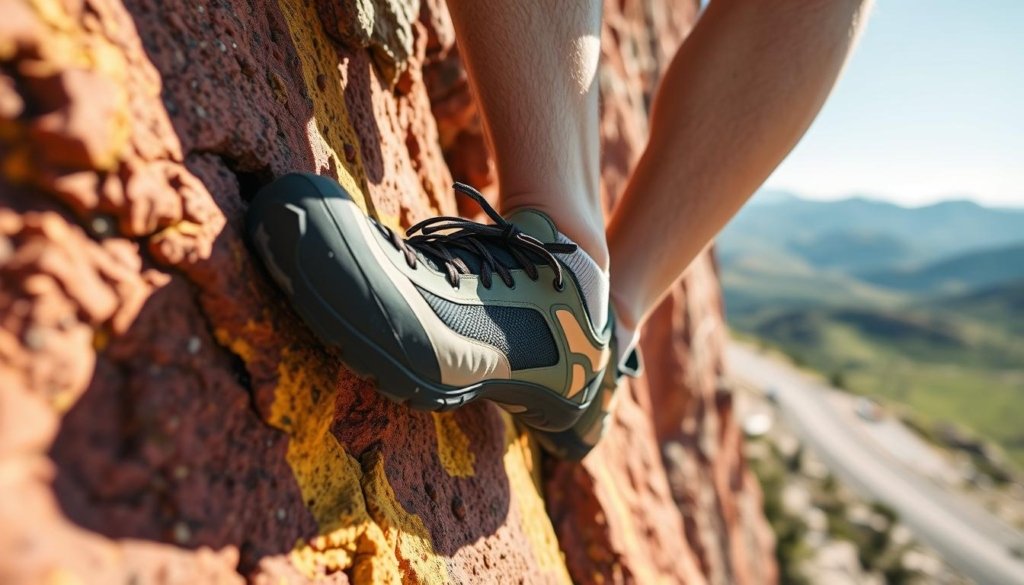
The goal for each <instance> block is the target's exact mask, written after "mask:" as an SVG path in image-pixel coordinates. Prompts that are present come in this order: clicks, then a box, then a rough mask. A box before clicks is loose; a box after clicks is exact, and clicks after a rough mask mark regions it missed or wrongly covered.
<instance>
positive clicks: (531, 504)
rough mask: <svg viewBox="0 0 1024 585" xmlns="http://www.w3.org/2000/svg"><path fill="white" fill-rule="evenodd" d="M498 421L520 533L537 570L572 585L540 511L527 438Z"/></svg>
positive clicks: (508, 419)
mask: <svg viewBox="0 0 1024 585" xmlns="http://www.w3.org/2000/svg"><path fill="white" fill-rule="evenodd" d="M502 417H503V420H504V421H505V434H506V441H507V443H506V446H505V458H504V464H505V473H506V474H507V475H508V487H509V492H510V493H511V494H512V500H513V502H514V503H515V506H516V507H517V508H519V518H520V529H521V530H522V532H523V534H524V535H525V536H526V539H527V540H528V541H529V543H530V551H531V552H532V553H533V558H534V560H535V561H536V563H537V568H538V569H540V570H541V571H542V572H544V573H546V574H547V575H549V579H550V581H551V582H561V583H572V579H571V578H570V577H569V571H568V569H567V568H566V566H565V560H564V559H563V558H562V552H561V550H560V549H559V547H558V537H557V536H556V535H555V529H554V527H553V526H552V525H551V519H550V518H549V517H548V514H547V510H546V509H545V508H544V499H543V498H542V497H541V495H540V491H539V490H538V488H537V485H536V484H535V483H534V480H533V477H532V474H531V473H530V469H531V467H532V461H533V446H532V445H531V442H530V440H529V438H528V436H527V435H526V434H525V433H520V432H519V430H518V429H516V426H515V424H514V423H513V422H512V417H511V416H510V415H509V414H508V413H504V412H503V413H502ZM641 582H642V581H641Z"/></svg>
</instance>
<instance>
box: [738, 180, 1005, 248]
mask: <svg viewBox="0 0 1024 585" xmlns="http://www.w3.org/2000/svg"><path fill="white" fill-rule="evenodd" d="M766 194H767V195H768V196H769V197H771V196H773V195H787V196H791V197H796V198H797V199H803V200H806V201H821V202H839V201H848V200H850V199H864V200H867V201H878V202H881V203H889V204H892V205H896V206H898V207H904V208H907V209H918V208H922V207H931V206H934V205H941V204H944V203H960V202H967V203H974V204H975V205H978V206H980V207H984V208H986V209H997V210H1006V211H1014V212H1024V201H1010V202H1005V203H1003V202H998V203H990V202H988V201H984V200H980V199H978V198H975V197H971V196H969V195H966V194H959V195H958V194H950V195H949V196H948V197H936V198H929V199H927V200H923V201H901V200H900V199H899V198H896V197H886V196H884V195H878V194H875V193H863V192H855V191H854V192H849V193H840V194H834V195H833V194H830V195H826V196H820V195H817V196H816V195H815V194H814V193H803V192H800V191H798V190H796V189H789V188H786V187H776V186H772V185H769V184H767V183H766V184H765V185H764V186H762V187H761V188H760V189H758V190H757V192H756V193H755V194H754V196H753V198H752V201H757V200H763V199H764V198H765V195H766ZM1021 237H1022V238H1024V235H1022V236H1021Z"/></svg>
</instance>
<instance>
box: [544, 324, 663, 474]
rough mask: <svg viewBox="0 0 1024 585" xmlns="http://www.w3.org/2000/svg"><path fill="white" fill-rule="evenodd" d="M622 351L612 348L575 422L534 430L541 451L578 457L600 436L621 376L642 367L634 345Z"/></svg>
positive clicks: (578, 459) (641, 369)
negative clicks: (597, 384) (590, 397)
mask: <svg viewBox="0 0 1024 585" xmlns="http://www.w3.org/2000/svg"><path fill="white" fill-rule="evenodd" d="M610 347H612V348H613V350H614V348H616V347H617V344H616V340H615V339H614V336H613V339H612V341H611V343H610ZM623 353H624V354H625V356H624V357H623V358H622V359H619V356H618V355H616V354H615V352H614V351H613V352H612V356H611V363H610V364H608V367H607V368H606V369H605V373H604V377H603V378H602V380H601V386H600V388H598V391H597V396H595V397H594V400H593V401H592V402H591V403H590V406H589V407H587V410H586V411H585V412H584V413H583V416H581V417H580V419H579V420H578V421H576V424H575V425H573V426H572V427H571V428H569V429H566V430H564V431H540V430H536V431H534V433H533V436H534V438H535V439H537V442H538V443H539V444H540V446H541V447H542V448H543V449H544V450H545V451H547V452H548V453H550V454H551V455H554V456H555V457H558V458H560V459H567V460H570V461H580V460H581V459H583V458H584V457H586V456H587V454H588V453H590V451H591V450H592V449H593V448H594V447H595V446H596V445H597V443H598V441H600V440H601V437H603V436H604V432H605V428H606V427H607V424H608V415H609V414H610V413H611V411H612V407H613V406H614V400H613V399H614V398H615V391H616V390H617V389H618V387H619V384H620V383H621V382H622V378H623V376H629V377H631V378H635V377H637V376H639V375H640V373H641V372H642V371H643V362H642V360H641V359H640V350H639V348H637V347H636V345H633V346H632V347H629V348H626V349H625V350H624V352H623Z"/></svg>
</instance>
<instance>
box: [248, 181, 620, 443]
mask: <svg viewBox="0 0 1024 585" xmlns="http://www.w3.org/2000/svg"><path fill="white" fill-rule="evenodd" d="M455 189H456V190H457V191H459V192H461V193H463V194H465V195H468V196H469V197H472V198H473V199H474V200H475V201H476V202H477V203H478V204H479V205H480V206H481V208H482V209H483V210H484V211H485V212H486V213H487V215H488V216H490V218H491V219H492V220H493V221H494V224H489V225H485V224H480V223H476V222H472V221H469V220H466V219H463V218H458V217H437V218H433V219H428V220H426V221H423V222H421V223H419V224H417V225H415V226H413V227H412V228H410V229H409V230H408V231H407V234H406V237H405V238H402V237H401V236H399V235H398V234H396V233H394V232H393V231H392V230H391V229H389V228H387V227H385V226H382V225H380V224H379V223H377V222H376V221H375V220H374V219H372V218H369V217H367V215H366V214H365V213H364V212H363V211H362V209H360V208H359V206H358V205H357V204H356V203H355V202H354V201H353V200H352V198H351V197H350V196H349V194H348V193H346V192H345V190H344V189H343V188H342V187H341V185H339V184H338V183H337V182H336V181H334V180H332V179H328V178H326V177H321V176H318V175H312V174H300V173H295V174H289V175H286V176H284V177H281V178H279V179H277V180H276V181H274V182H273V183H271V184H269V185H267V186H266V187H264V188H263V189H262V190H260V192H259V193H258V194H257V195H256V197H255V198H254V199H253V201H252V203H251V205H250V209H249V213H248V217H247V223H248V225H247V228H248V232H249V235H250V237H251V239H252V241H253V243H254V244H255V247H256V250H257V252H258V254H259V255H260V256H261V257H262V259H263V262H264V264H265V266H266V268H267V270H268V272H269V273H270V274H271V276H272V277H273V279H274V280H275V281H276V282H277V284H278V285H279V286H280V287H281V288H282V289H283V290H284V292H285V293H286V294H287V296H288V298H289V300H290V301H291V304H292V306H293V307H294V308H295V310H296V312H297V313H298V314H299V315H300V316H301V317H302V319H303V320H304V321H305V322H306V324H307V325H309V327H310V328H311V329H312V330H313V331H314V332H315V333H316V334H317V335H318V337H320V339H321V340H322V341H324V342H326V343H328V344H330V345H333V346H335V347H337V348H338V349H340V351H341V355H342V359H343V360H344V361H345V363H346V365H347V366H349V367H350V368H351V369H353V370H354V371H356V372H357V373H359V374H362V375H364V376H366V377H369V378H373V379H375V380H376V381H377V386H378V390H379V391H380V392H381V393H382V394H384V395H385V396H387V397H388V398H391V399H392V400H395V401H398V402H405V403H408V404H409V405H410V406H412V407H414V408H418V409H425V410H448V409H452V408H455V407H458V406H460V405H463V404H466V403H468V402H471V401H473V400H475V399H477V398H486V399H489V400H492V401H494V402H496V403H498V404H500V405H501V406H503V407H504V408H506V409H507V410H509V411H510V412H512V413H514V414H515V415H516V416H517V418H519V419H521V420H522V421H523V422H524V423H526V424H528V425H530V426H532V427H535V428H539V429H546V430H561V429H566V428H568V427H570V426H572V425H573V424H574V423H575V422H576V421H577V420H578V419H579V418H580V416H581V415H582V414H583V413H584V411H586V409H587V407H589V406H590V403H591V401H592V400H593V398H594V396H595V395H596V393H597V388H598V386H599V385H600V383H601V380H602V379H603V377H604V371H605V366H606V364H607V363H608V359H609V353H610V352H609V349H608V340H609V338H610V336H611V328H612V324H611V323H612V322H611V320H610V319H608V320H607V325H606V326H605V327H604V328H603V330H602V331H595V328H594V326H593V325H592V322H593V321H592V319H591V318H590V316H589V314H588V312H587V306H586V302H585V300H584V299H585V298H586V297H585V295H584V294H583V293H582V292H581V290H580V288H579V286H578V285H577V282H576V277H575V275H574V274H573V272H572V270H570V268H569V266H568V265H567V264H566V262H565V260H566V258H567V257H568V256H570V255H572V254H573V253H574V252H576V245H575V244H573V243H571V242H570V241H569V240H567V239H566V238H565V237H564V236H562V235H561V234H559V232H558V231H557V230H556V229H555V227H554V224H553V223H552V222H551V220H550V218H548V217H547V216H546V215H544V214H543V213H540V212H539V211H534V210H525V211H521V212H517V213H515V214H513V215H511V216H509V218H508V219H506V218H503V217H502V216H501V215H499V214H498V213H497V212H496V211H495V210H494V209H493V208H492V207H491V206H490V205H489V204H488V203H487V201H486V200H485V199H484V198H483V196H482V195H480V194H479V193H478V192H477V191H476V190H474V189H472V188H471V187H468V186H465V185H461V184H456V185H455Z"/></svg>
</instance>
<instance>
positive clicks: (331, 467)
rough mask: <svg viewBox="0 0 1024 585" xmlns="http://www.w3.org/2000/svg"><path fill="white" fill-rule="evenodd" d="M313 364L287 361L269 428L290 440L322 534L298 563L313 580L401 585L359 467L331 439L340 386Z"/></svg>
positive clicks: (300, 547) (295, 556) (305, 546)
mask: <svg viewBox="0 0 1024 585" xmlns="http://www.w3.org/2000/svg"><path fill="white" fill-rule="evenodd" d="M308 363H309V360H306V359H304V356H302V355H301V354H298V353H294V352H291V351H286V352H284V353H283V354H282V355H281V361H280V364H279V365H278V376H279V378H278V384H277V389H276V392H275V395H274V403H273V406H272V407H271V415H270V420H269V421H268V422H269V423H270V424H271V425H273V426H275V427H277V428H279V429H281V430H282V431H284V432H285V433H287V434H288V437H289V442H288V452H287V455H286V457H287V460H288V464H289V466H290V467H291V469H292V473H293V474H294V475H295V482H296V483H297V484H298V486H299V490H300V492H301V493H302V499H303V501H304V502H305V503H306V506H307V507H308V508H309V511H310V513H311V514H312V515H313V518H314V519H315V520H316V522H317V525H318V527H319V535H318V536H317V537H316V538H313V539H310V541H309V542H299V543H298V544H297V546H296V547H295V549H294V550H293V551H292V554H291V560H292V563H293V564H294V565H295V566H296V568H298V569H299V570H300V571H302V572H303V573H304V574H305V575H306V576H307V577H309V578H311V579H312V578H316V577H317V576H318V575H323V574H325V573H326V572H329V571H336V570H352V571H353V572H354V573H355V574H356V575H358V576H359V579H358V580H359V582H361V583H362V582H366V583H398V582H400V581H401V579H400V577H399V566H398V560H397V558H396V556H395V553H394V549H393V547H391V546H390V545H389V541H388V540H386V539H385V537H384V533H383V532H382V531H381V528H380V527H379V526H377V524H375V523H374V521H373V519H371V517H370V515H369V514H368V513H367V508H366V501H365V500H364V498H363V492H362V487H361V485H360V480H361V478H362V470H361V469H360V466H359V463H358V462H357V461H356V460H355V458H353V457H352V456H351V455H350V454H349V453H348V452H346V451H345V448H344V447H343V446H342V445H341V444H340V443H338V440H337V439H336V438H335V437H334V435H333V434H332V433H331V423H332V421H333V420H334V402H335V398H336V395H337V391H336V389H335V384H334V381H333V380H332V379H331V377H330V376H329V375H327V374H318V373H315V372H310V371H309V369H308V368H307V367H306V364H308Z"/></svg>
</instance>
